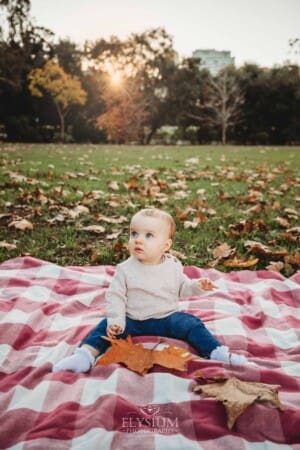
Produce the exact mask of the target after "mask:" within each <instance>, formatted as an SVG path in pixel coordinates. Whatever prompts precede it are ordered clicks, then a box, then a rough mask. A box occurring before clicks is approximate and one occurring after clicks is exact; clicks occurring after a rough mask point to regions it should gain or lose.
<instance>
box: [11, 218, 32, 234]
mask: <svg viewBox="0 0 300 450" xmlns="http://www.w3.org/2000/svg"><path fill="white" fill-rule="evenodd" d="M8 226H9V227H14V228H16V229H17V230H22V231H25V230H33V224H32V223H31V222H29V220H26V219H19V220H13V221H12V222H10V223H9V224H8Z"/></svg>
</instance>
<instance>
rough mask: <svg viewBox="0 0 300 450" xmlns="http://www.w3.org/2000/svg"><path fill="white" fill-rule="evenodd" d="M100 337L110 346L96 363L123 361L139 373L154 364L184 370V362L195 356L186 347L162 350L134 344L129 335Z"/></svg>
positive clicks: (171, 347)
mask: <svg viewBox="0 0 300 450" xmlns="http://www.w3.org/2000/svg"><path fill="white" fill-rule="evenodd" d="M102 338H103V339H106V340H107V341H109V342H110V343H111V348H110V349H109V350H107V352H106V353H104V355H103V356H102V357H101V358H99V360H98V361H97V363H96V364H97V365H100V366H104V365H108V364H113V363H123V364H125V365H126V366H127V367H128V368H129V369H131V370H133V371H134V372H137V373H139V374H140V375H145V374H146V373H147V372H148V370H149V369H151V367H153V365H154V364H159V365H160V366H163V367H167V368H168V369H176V370H181V371H183V370H185V363H186V362H187V361H189V360H190V359H194V358H196V356H194V355H191V354H190V353H189V352H188V351H187V350H186V349H181V348H176V347H173V346H171V345H170V346H168V347H165V348H164V349H163V350H155V349H148V348H145V347H143V345H142V344H134V343H133V341H132V339H131V336H128V337H127V338H126V339H110V338H108V337H106V336H102ZM197 358H198V357H197Z"/></svg>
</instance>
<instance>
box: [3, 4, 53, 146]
mask: <svg viewBox="0 0 300 450" xmlns="http://www.w3.org/2000/svg"><path fill="white" fill-rule="evenodd" d="M30 3H31V2H30V0H0V123H3V124H4V127H5V132H6V133H7V135H8V139H9V140H26V141H29V140H35V138H36V137H37V136H38V130H37V127H36V118H37V114H36V102H35V101H33V100H32V97H31V95H30V92H29V90H28V80H27V75H28V73H29V72H30V71H31V70H33V69H34V68H36V67H40V66H42V65H44V64H45V62H46V61H47V60H48V59H49V58H50V57H51V56H52V45H51V40H52V37H53V33H52V32H51V31H49V30H47V29H46V28H43V27H39V26H36V25H35V24H33V21H32V19H31V17H30Z"/></svg>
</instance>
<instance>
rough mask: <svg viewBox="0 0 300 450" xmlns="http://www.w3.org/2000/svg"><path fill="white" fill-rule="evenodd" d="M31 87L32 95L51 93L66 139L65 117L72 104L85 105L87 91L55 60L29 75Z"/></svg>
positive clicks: (62, 135) (62, 137)
mask: <svg viewBox="0 0 300 450" xmlns="http://www.w3.org/2000/svg"><path fill="white" fill-rule="evenodd" d="M28 79H29V82H30V83H29V89H30V91H31V93H32V95H34V96H36V97H43V95H44V94H48V95H50V97H51V98H52V100H53V101H54V104H55V107H56V110H57V113H58V116H59V119H60V130H61V140H62V141H64V139H65V118H66V115H67V113H68V112H69V110H70V107H71V105H74V104H79V105H84V104H85V102H86V97H87V96H86V92H85V91H84V90H83V89H82V87H81V83H80V82H79V81H78V79H77V78H75V77H72V76H71V75H68V74H67V73H66V72H65V71H64V70H63V69H62V68H61V67H60V65H59V64H57V63H56V62H55V61H53V60H50V61H48V62H47V63H46V64H45V66H44V67H42V68H41V69H39V68H38V69H34V70H33V71H31V72H30V74H29V76H28Z"/></svg>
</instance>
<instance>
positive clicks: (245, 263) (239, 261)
mask: <svg viewBox="0 0 300 450" xmlns="http://www.w3.org/2000/svg"><path fill="white" fill-rule="evenodd" d="M258 261H259V259H258V258H254V256H252V255H251V256H250V258H249V259H247V260H246V259H243V258H238V257H237V256H235V257H234V258H231V259H227V260H226V261H224V262H223V265H224V266H226V267H233V268H243V269H246V268H247V267H252V266H255V264H257V263H258Z"/></svg>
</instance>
